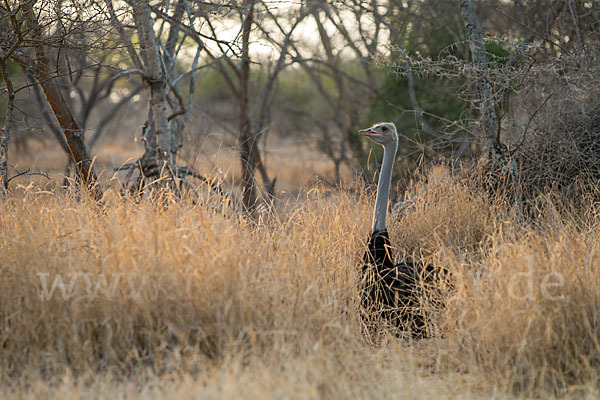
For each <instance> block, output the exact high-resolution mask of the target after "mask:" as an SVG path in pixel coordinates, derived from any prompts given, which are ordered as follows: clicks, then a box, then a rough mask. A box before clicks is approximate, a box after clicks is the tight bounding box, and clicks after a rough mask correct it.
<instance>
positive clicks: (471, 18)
mask: <svg viewBox="0 0 600 400" xmlns="http://www.w3.org/2000/svg"><path fill="white" fill-rule="evenodd" d="M460 11H461V14H462V17H463V20H464V22H465V27H466V29H467V37H468V41H469V47H470V49H471V55H472V58H473V64H474V67H475V69H476V70H477V71H478V72H479V74H480V77H479V79H478V82H477V90H478V94H479V111H480V129H479V131H480V139H481V140H482V141H484V143H485V146H486V148H487V151H488V154H489V156H490V158H491V161H492V166H493V169H495V170H496V172H500V174H501V175H502V176H504V177H508V178H509V182H510V183H511V184H512V185H513V186H514V187H513V189H514V191H515V203H516V206H517V212H518V215H519V218H520V217H521V216H522V212H523V205H522V199H521V193H520V189H519V183H518V182H519V170H518V167H517V163H516V162H515V159H514V158H513V157H512V155H511V154H510V152H509V150H508V147H507V146H506V144H504V143H503V142H502V140H501V137H500V132H501V130H500V123H499V121H498V116H497V112H498V106H497V103H496V101H497V100H496V96H495V93H494V88H493V86H492V83H491V76H490V73H489V70H488V64H487V56H486V50H485V43H484V40H483V29H482V28H481V24H480V23H479V18H478V17H477V13H476V12H475V6H474V5H473V1H472V0H460ZM503 180H504V181H506V179H505V178H504V179H503Z"/></svg>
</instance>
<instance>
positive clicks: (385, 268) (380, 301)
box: [361, 230, 437, 337]
mask: <svg viewBox="0 0 600 400" xmlns="http://www.w3.org/2000/svg"><path fill="white" fill-rule="evenodd" d="M436 276H437V275H436V274H435V269H434V267H433V266H432V265H430V264H427V265H424V264H422V263H418V262H417V263H415V262H411V261H403V262H400V263H397V264H394V262H393V255H392V248H391V244H390V237H389V234H388V231H387V230H384V231H379V232H373V233H372V234H371V238H370V240H369V247H368V249H367V251H366V252H365V255H364V264H363V267H362V293H361V305H362V308H363V312H364V317H365V318H366V319H367V321H368V322H369V324H372V323H373V322H376V321H377V322H384V323H386V324H387V325H390V326H392V327H394V328H396V329H398V330H399V331H407V332H410V333H411V334H412V336H413V337H423V336H427V334H428V329H427V316H426V311H427V310H426V309H425V308H423V306H424V303H425V301H426V298H427V291H426V290H427V289H425V288H426V286H427V285H428V284H431V283H433V282H434V280H435V279H436ZM398 333H400V332H398Z"/></svg>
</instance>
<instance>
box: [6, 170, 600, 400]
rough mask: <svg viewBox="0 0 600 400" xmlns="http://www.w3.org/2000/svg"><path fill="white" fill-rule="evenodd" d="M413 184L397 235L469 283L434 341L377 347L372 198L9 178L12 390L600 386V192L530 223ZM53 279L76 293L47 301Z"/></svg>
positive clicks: (92, 393)
mask: <svg viewBox="0 0 600 400" xmlns="http://www.w3.org/2000/svg"><path fill="white" fill-rule="evenodd" d="M414 190H415V193H417V195H415V204H414V206H413V207H411V208H409V209H407V210H405V212H404V213H403V214H402V215H400V216H399V217H398V218H397V219H395V220H394V221H392V222H391V223H392V226H391V230H392V235H393V240H394V242H395V245H396V246H397V248H398V249H402V250H403V251H408V252H410V253H411V254H413V255H414V256H416V257H424V258H426V259H427V260H430V261H433V262H435V263H440V264H443V265H444V266H445V267H446V268H448V269H449V270H450V271H451V273H452V277H453V280H454V286H455V290H454V291H453V292H451V293H450V294H449V298H448V299H447V307H446V309H445V310H444V311H443V312H441V314H440V315H439V317H438V318H437V319H436V323H437V324H438V328H439V331H440V332H441V335H440V336H439V337H436V338H433V339H428V340H425V341H420V342H415V343H410V342H405V341H398V340H397V339H395V338H392V337H386V338H384V340H383V341H382V342H381V343H380V344H378V345H377V346H373V345H371V344H369V343H368V342H367V341H366V340H365V338H364V337H363V335H362V334H361V328H360V324H359V319H358V290H357V279H358V276H357V272H358V265H359V263H360V258H361V256H362V252H363V250H364V246H365V241H366V238H367V236H368V233H369V225H370V217H371V211H370V204H371V203H372V199H371V198H363V197H353V196H351V195H349V194H346V193H343V192H338V191H325V190H322V189H319V188H315V189H313V190H311V191H309V192H307V193H305V194H303V195H302V197H301V198H300V199H298V201H296V202H295V203H294V206H293V207H291V206H290V207H288V208H287V209H288V211H287V212H286V213H285V214H284V213H281V214H280V215H279V216H277V217H275V218H272V219H270V220H268V221H267V222H260V223H258V224H250V223H248V222H246V221H244V220H243V219H240V218H239V217H237V216H235V215H232V214H229V213H227V212H218V211H214V210H210V209H208V208H206V207H204V206H202V205H193V204H192V203H191V202H188V201H183V202H179V203H170V204H166V205H155V204H150V203H149V202H146V201H142V202H141V203H138V204H136V203H134V202H132V201H130V200H127V199H121V198H119V196H117V195H116V194H114V193H109V194H108V195H107V204H106V207H105V208H104V209H103V210H99V209H97V208H96V207H95V206H94V205H92V204H89V203H87V202H86V201H85V200H84V201H82V202H77V201H75V200H74V199H73V197H72V196H70V195H68V194H64V193H60V192H57V191H54V190H50V191H43V190H40V189H36V188H34V187H30V188H21V189H15V190H14V191H13V192H12V194H11V197H10V198H9V199H8V200H7V201H5V202H3V203H1V204H0V254H1V260H0V321H2V323H1V325H0V397H2V398H40V397H43V398H88V397H99V398H129V397H133V396H139V397H143V398H174V397H177V398H179V397H182V398H186V397H189V398H197V397H206V398H376V399H381V398H437V397H445V398H455V397H460V398H481V397H486V398H487V397H496V398H505V397H511V396H515V397H521V396H543V397H548V396H563V395H573V396H575V397H577V396H580V397H594V396H595V395H597V394H598V377H599V376H598V373H597V370H598V367H599V365H598V364H599V361H600V345H599V344H598V343H599V340H600V320H599V315H600V312H599V311H600V310H599V306H600V275H599V273H598V270H597V268H598V266H599V265H600V240H599V239H600V237H599V234H600V227H599V226H598V222H599V221H598V218H597V217H596V212H595V211H597V210H596V208H594V207H595V205H594V204H593V203H590V204H589V205H588V206H589V210H591V212H581V211H580V210H568V209H567V208H565V207H566V206H565V205H561V206H560V207H559V206H558V203H556V202H552V201H548V204H547V207H546V208H545V209H544V210H543V213H542V214H543V217H542V219H540V220H538V221H537V222H536V224H535V225H532V226H516V225H515V224H514V223H512V222H511V220H510V219H509V217H508V215H509V213H507V212H505V211H504V207H503V206H502V204H490V203H489V202H488V201H487V200H483V197H482V196H481V195H480V194H478V193H477V192H476V191H475V190H473V189H472V188H470V187H469V185H467V184H465V183H463V182H460V181H459V180H457V179H454V178H452V177H448V178H447V179H444V180H443V181H441V182H440V183H439V184H438V185H436V186H435V187H431V188H430V189H429V190H427V191H422V190H418V187H415V188H414ZM419 193H420V194H419ZM282 208H284V207H282ZM589 210H588V211H589ZM567 211H569V212H567ZM265 221H266V220H265ZM40 274H43V275H40ZM44 274H45V275H44ZM549 274H551V276H550V278H547V276H548V275H549ZM59 276H60V277H61V278H62V279H63V281H64V284H65V290H66V291H67V292H69V286H70V283H71V282H72V280H73V279H74V280H73V282H74V283H73V286H72V291H71V292H70V295H68V296H63V295H62V292H61V290H60V287H57V288H56V289H55V291H54V293H53V294H52V296H46V297H49V298H44V296H43V292H44V289H43V282H46V284H47V285H48V286H49V287H50V286H51V285H52V282H54V280H55V279H56V278H57V277H59ZM102 278H104V279H106V284H105V285H104V286H101V287H100V288H99V289H98V290H97V291H95V292H94V288H95V285H96V283H98V282H100V280H101V279H102ZM559 280H561V281H560V282H559ZM86 282H87V285H86ZM544 283H545V286H543V284H544ZM555 283H561V285H555V286H551V285H552V284H555ZM94 293H95V294H94Z"/></svg>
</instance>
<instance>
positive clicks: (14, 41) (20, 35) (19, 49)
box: [0, 0, 102, 200]
mask: <svg viewBox="0 0 600 400" xmlns="http://www.w3.org/2000/svg"><path fill="white" fill-rule="evenodd" d="M3 8H4V10H3V11H4V13H5V15H8V16H9V17H10V21H11V27H12V32H9V31H5V32H4V35H3V37H2V43H1V44H0V47H1V48H2V50H3V52H4V53H5V54H8V55H10V57H11V58H12V59H13V60H14V61H15V62H17V63H18V64H19V65H20V66H21V67H22V68H23V69H24V70H25V71H27V72H28V73H30V74H31V75H32V76H33V77H34V78H35V80H36V81H37V82H38V83H39V84H40V86H41V88H42V90H43V92H44V95H45V97H46V100H47V102H48V104H49V105H50V108H51V109H52V112H53V114H54V116H55V118H56V120H57V122H58V124H59V125H60V126H61V128H62V130H63V134H64V136H65V139H66V143H67V146H68V148H69V152H70V153H71V156H72V157H73V160H74V162H75V165H76V168H77V171H78V176H79V178H80V179H81V181H82V182H83V183H84V184H85V185H86V186H87V187H88V188H89V190H90V193H91V195H92V197H94V198H95V199H97V200H99V199H100V197H101V196H102V193H101V191H100V190H99V188H98V187H97V184H96V183H97V177H96V174H95V172H94V169H93V167H92V158H91V157H90V156H89V154H88V151H87V149H86V146H85V143H84V141H83V129H82V128H81V126H80V125H79V123H78V122H77V120H76V119H75V118H74V116H73V113H72V111H71V109H70V107H69V105H68V104H67V102H66V101H65V98H64V97H63V94H62V92H61V90H60V85H59V83H58V78H57V75H56V74H55V73H53V72H52V69H51V66H50V61H49V59H48V55H47V51H46V44H47V40H46V37H45V36H44V33H43V31H42V27H41V25H40V23H39V21H38V15H39V13H37V12H36V11H34V8H33V2H32V1H25V0H22V1H19V2H18V3H13V5H12V6H11V5H10V4H9V2H8V1H4V7H3ZM19 18H20V19H19ZM23 25H24V26H25V27H26V28H27V30H26V32H25V33H24V31H23ZM24 44H27V47H31V48H32V54H31V55H30V54H27V52H26V50H25V46H24Z"/></svg>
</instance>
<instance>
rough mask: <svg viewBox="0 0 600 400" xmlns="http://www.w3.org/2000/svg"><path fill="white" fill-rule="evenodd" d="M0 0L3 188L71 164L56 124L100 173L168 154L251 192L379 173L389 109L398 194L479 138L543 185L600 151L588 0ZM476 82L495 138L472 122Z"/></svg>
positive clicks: (174, 162)
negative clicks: (474, 45)
mask: <svg viewBox="0 0 600 400" xmlns="http://www.w3.org/2000/svg"><path fill="white" fill-rule="evenodd" d="M467 3H468V4H467ZM469 5H470V6H471V7H473V6H474V7H475V8H474V9H475V10H476V15H475V18H477V20H478V23H479V24H480V25H481V29H482V33H483V40H484V46H485V51H486V57H487V61H486V64H483V65H484V66H485V68H482V66H481V65H479V64H477V63H476V62H475V60H474V59H473V58H472V57H471V54H472V49H470V47H469V41H468V40H467V39H468V35H469V34H470V31H469V29H470V27H471V25H470V24H469V23H468V21H467V19H466V18H465V14H464V12H465V10H466V8H464V7H466V6H469ZM0 12H1V13H2V20H1V24H2V26H3V33H2V39H1V41H2V43H1V46H2V51H3V57H2V59H3V65H4V71H3V76H7V77H9V79H10V81H11V86H12V87H13V91H14V95H15V97H14V102H13V105H12V107H8V108H11V112H10V113H9V114H8V118H7V117H6V116H7V104H8V103H9V101H8V99H9V97H10V96H9V94H10V92H11V91H10V90H6V91H4V92H3V95H2V97H1V99H0V101H1V103H0V114H1V115H2V120H3V124H4V125H5V126H6V123H7V121H8V128H7V129H4V131H5V132H8V133H9V135H10V138H9V141H8V161H7V170H8V172H7V173H6V179H7V180H9V179H10V180H11V183H12V185H15V184H17V183H26V182H29V181H31V180H32V179H35V180H40V181H46V180H47V179H45V178H42V177H40V176H32V175H31V173H32V172H36V173H37V172H40V173H43V174H44V175H47V176H48V177H49V178H51V180H52V181H53V182H56V183H59V184H63V183H66V182H68V181H64V180H63V177H65V176H66V177H73V176H74V172H73V168H72V165H73V161H72V158H71V157H70V153H71V151H70V150H69V146H68V145H67V141H65V135H64V134H63V131H65V130H67V131H69V132H72V131H74V132H81V135H78V134H77V135H75V136H81V137H82V138H83V142H84V144H85V148H86V150H87V153H88V154H87V156H88V157H89V158H90V159H93V166H94V169H95V170H96V172H97V173H98V174H99V175H100V176H101V177H102V178H115V179H117V180H118V181H119V182H120V184H121V185H123V186H124V187H136V188H139V187H140V182H141V181H142V178H143V177H145V178H150V179H156V178H157V176H158V175H157V172H156V168H158V169H160V168H159V167H160V162H165V163H166V164H165V165H168V167H169V168H171V169H175V170H176V171H177V172H176V174H175V175H177V176H179V177H181V178H185V179H187V180H188V181H190V184H193V185H196V184H202V182H203V180H204V179H206V180H209V181H211V182H218V184H219V185H221V186H222V187H223V188H225V190H226V191H228V192H231V193H237V194H238V196H239V197H242V198H243V203H244V204H245V205H247V206H251V205H253V204H256V203H260V201H261V199H266V198H269V197H271V196H281V195H284V194H293V193H297V192H298V190H300V188H302V187H306V186H307V185H310V184H311V183H313V182H317V181H318V182H321V183H323V184H325V185H328V186H331V187H337V186H340V185H343V184H344V182H351V181H355V180H357V178H359V177H360V178H362V180H363V181H364V182H366V183H372V182H374V180H375V179H376V171H377V167H378V162H379V160H380V156H381V149H379V148H378V147H373V146H372V145H371V144H370V143H367V141H365V140H363V139H362V138H360V137H359V136H358V135H357V131H358V129H360V128H365V127H368V126H370V125H372V124H373V123H374V122H377V121H382V120H385V121H393V122H394V123H395V124H396V126H397V127H398V131H399V132H400V134H401V138H400V148H399V160H398V162H397V166H396V170H395V178H396V182H398V189H399V191H400V192H401V191H402V187H403V186H404V185H406V183H407V182H408V181H409V180H410V177H411V176H413V174H414V172H415V171H416V172H417V173H418V172H419V171H421V170H422V169H423V168H426V167H427V166H428V165H431V164H432V163H438V164H439V163H442V164H445V165H446V166H447V167H448V168H449V170H451V171H456V170H461V169H463V168H465V166H472V165H474V163H475V161H477V160H479V159H480V158H481V157H484V158H485V156H486V155H487V154H488V153H489V152H490V151H491V150H490V149H491V147H490V146H492V145H491V144H490V143H491V142H490V140H491V141H495V140H497V144H498V145H501V146H504V147H506V148H507V149H508V152H507V154H510V155H511V156H512V157H516V161H517V163H518V164H519V167H520V168H521V170H522V178H523V179H525V180H527V181H528V182H529V183H531V184H534V183H535V184H536V185H538V187H540V188H541V187H546V186H548V185H558V186H560V185H563V186H568V185H569V184H570V183H571V182H572V180H573V179H574V177H576V176H579V175H580V174H581V173H582V171H584V172H590V171H592V172H594V173H595V172H596V171H597V167H598V165H600V164H598V162H597V160H596V158H597V154H600V153H598V151H597V150H598V147H597V146H598V145H597V140H596V138H597V135H598V131H599V128H598V125H599V121H600V118H599V117H598V112H597V111H598V105H599V104H600V103H599V100H598V97H599V96H598V95H599V88H600V85H599V82H598V79H599V78H598V76H600V74H598V71H597V69H598V62H597V53H598V32H599V31H600V29H599V27H598V25H599V23H600V10H599V7H598V3H597V2H593V1H585V0H561V1H555V0H535V1H521V0H483V1H473V2H472V1H461V2H457V1H446V0H440V1H437V0H436V1H422V0H421V1H419V0H414V1H399V0H385V1H384V0H348V1H326V0H311V1H276V0H272V1H267V0H265V1H256V0H244V1H242V0H239V1H217V0H215V1H192V0H162V1H133V0H128V1H116V0H101V1H96V0H70V1H63V0H51V1H43V2H40V1H37V2H36V1H34V2H30V1H28V2H24V1H6V2H4V3H3V4H2V5H1V6H0ZM481 82H486V84H487V85H489V87H490V88H491V89H490V90H491V92H490V93H491V95H490V96H491V99H492V101H493V113H494V114H495V119H496V121H497V128H494V129H497V132H492V133H490V132H489V127H487V132H485V129H486V125H485V124H482V122H481V118H482V115H483V114H484V112H483V111H482V110H484V108H485V107H484V103H485V99H482V97H481V93H480V92H481V91H480V89H481ZM3 83H4V84H5V86H6V80H4V81H3ZM57 102H58V103H60V104H59V105H57V104H56V103H57ZM53 103H54V104H53ZM61 110H62V111H61ZM65 110H66V111H65ZM61 113H62V121H60V120H61ZM68 113H70V114H71V115H70V117H68V118H66V117H65V114H68ZM57 121H58V122H57ZM65 121H66V122H65ZM69 124H71V125H69ZM68 126H70V128H69V127H68ZM74 127H75V128H74ZM486 138H487V139H489V140H487V141H486ZM490 138H491V139H490ZM492 147H493V146H492ZM157 160H158V161H157ZM159 161H160V162H159ZM119 168H120V171H117V170H118V169H119ZM153 168H154V169H153ZM178 168H181V170H179V169H178ZM182 171H183V172H182ZM555 171H556V173H555ZM24 172H28V173H26V174H25V173H24ZM21 173H24V174H23V175H20V176H18V177H17V175H19V174H21ZM11 178H13V179H11ZM194 179H196V182H193V183H192V181H194ZM561 179H562V180H561Z"/></svg>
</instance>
